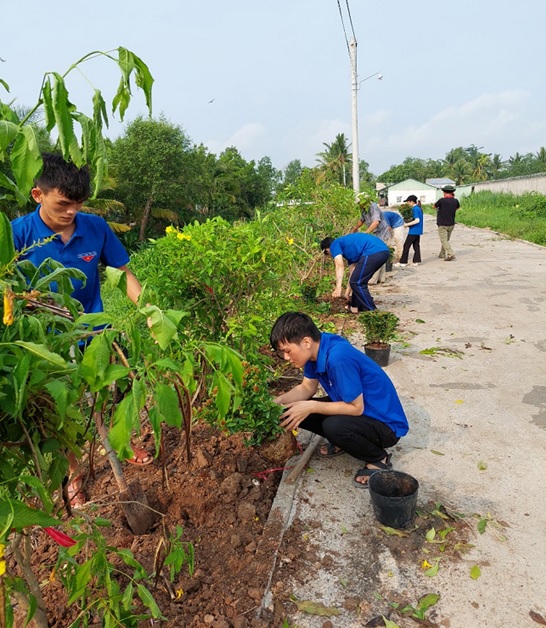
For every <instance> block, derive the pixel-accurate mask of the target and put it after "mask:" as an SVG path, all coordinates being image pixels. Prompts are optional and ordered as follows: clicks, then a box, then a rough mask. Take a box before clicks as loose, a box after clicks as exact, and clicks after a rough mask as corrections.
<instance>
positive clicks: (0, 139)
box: [0, 120, 19, 152]
mask: <svg viewBox="0 0 546 628" xmlns="http://www.w3.org/2000/svg"><path fill="white" fill-rule="evenodd" d="M17 133H19V126H18V125H17V124H14V123H13V122H10V121H9V120H0V152H4V151H5V150H6V148H7V147H8V146H9V145H10V144H11V143H12V142H13V140H14V139H15V136H16V135H17Z"/></svg>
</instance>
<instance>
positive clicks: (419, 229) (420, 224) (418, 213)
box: [408, 205, 425, 235]
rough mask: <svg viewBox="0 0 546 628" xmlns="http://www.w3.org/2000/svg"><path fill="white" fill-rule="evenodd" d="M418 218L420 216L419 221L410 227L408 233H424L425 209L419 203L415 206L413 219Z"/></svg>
mask: <svg viewBox="0 0 546 628" xmlns="http://www.w3.org/2000/svg"><path fill="white" fill-rule="evenodd" d="M416 218H419V222H418V223H417V224H416V225H412V226H411V227H410V228H409V229H408V235H423V230H424V226H425V223H424V222H423V210H422V209H421V208H420V207H419V205H414V206H413V219H414V220H415V219H416Z"/></svg>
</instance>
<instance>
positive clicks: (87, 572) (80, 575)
mask: <svg viewBox="0 0 546 628" xmlns="http://www.w3.org/2000/svg"><path fill="white" fill-rule="evenodd" d="M92 566H93V559H92V558H91V559H90V560H88V561H86V562H85V563H83V565H80V566H79V567H78V568H77V569H76V574H75V578H74V583H73V585H72V587H73V589H72V594H71V595H70V597H69V598H68V601H67V606H70V605H71V604H73V603H74V602H75V601H76V600H78V599H79V598H80V597H81V596H82V595H83V594H84V593H85V590H86V589H87V586H88V584H89V582H90V580H91V568H92Z"/></svg>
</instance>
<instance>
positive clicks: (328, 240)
mask: <svg viewBox="0 0 546 628" xmlns="http://www.w3.org/2000/svg"><path fill="white" fill-rule="evenodd" d="M334 239H335V238H330V237H328V238H324V240H322V242H321V243H320V250H321V251H326V249H329V248H330V244H332V242H333V241H334Z"/></svg>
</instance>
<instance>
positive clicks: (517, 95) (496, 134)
mask: <svg viewBox="0 0 546 628" xmlns="http://www.w3.org/2000/svg"><path fill="white" fill-rule="evenodd" d="M528 100H529V94H528V93H527V92H526V91H524V90H511V91H504V92H498V93H485V94H482V95H481V96H479V97H478V98H475V99H473V100H471V101H468V102H465V103H463V104H461V105H460V106H452V107H448V108H447V109H444V110H443V111H440V112H438V113H437V114H435V115H434V116H433V117H432V118H430V119H429V120H427V121H426V122H423V123H422V124H414V125H410V126H406V127H405V128H403V129H401V130H400V131H398V132H390V133H389V132H388V131H387V132H385V133H383V132H382V129H383V128H384V126H383V127H380V128H379V129H378V128H377V126H378V124H377V120H388V115H385V113H384V112H381V116H379V115H377V116H376V124H373V123H372V120H374V117H373V116H374V115H375V114H373V115H372V116H370V119H369V120H366V124H365V129H364V136H365V137H366V138H367V139H366V146H365V151H364V152H365V159H367V160H368V161H370V162H371V164H372V171H374V172H376V173H377V174H379V173H380V172H381V171H384V170H386V169H387V168H388V167H389V166H390V165H391V164H398V163H401V162H402V161H403V160H404V159H405V158H406V157H407V156H413V157H423V158H428V157H430V158H435V159H437V158H441V157H443V156H444V155H445V153H446V152H447V151H449V150H450V149H451V148H455V147H457V146H469V145H470V144H475V145H477V146H483V147H484V150H485V151H487V152H498V153H501V154H502V155H503V157H508V156H509V154H513V153H514V152H516V151H517V150H519V151H520V152H522V151H523V150H525V148H523V147H522V145H527V144H529V145H531V147H532V148H530V149H529V150H536V148H537V147H538V146H537V147H535V143H536V144H539V143H540V140H538V139H534V138H536V136H537V134H538V133H539V132H542V136H544V131H546V122H543V121H540V122H533V121H531V120H529V119H528V117H527V116H526V112H525V107H526V104H527V102H528ZM377 113H378V114H379V112H377ZM366 129H368V134H366ZM533 140H534V143H533Z"/></svg>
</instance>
